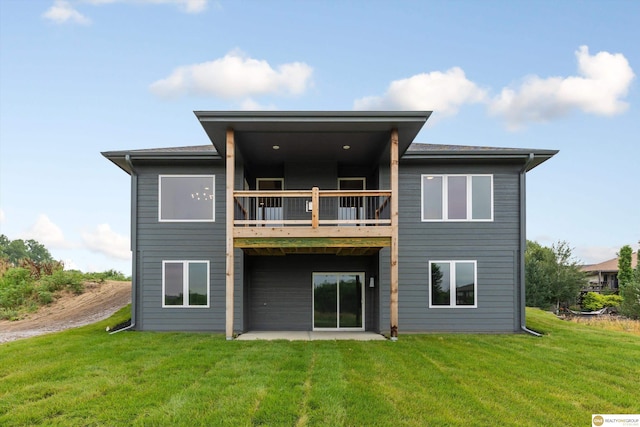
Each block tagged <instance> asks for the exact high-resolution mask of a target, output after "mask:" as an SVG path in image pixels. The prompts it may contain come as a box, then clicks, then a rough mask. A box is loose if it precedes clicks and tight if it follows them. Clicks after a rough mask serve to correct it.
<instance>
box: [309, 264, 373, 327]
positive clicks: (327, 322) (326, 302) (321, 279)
mask: <svg viewBox="0 0 640 427" xmlns="http://www.w3.org/2000/svg"><path fill="white" fill-rule="evenodd" d="M363 296H364V273H314V274H313V329H314V330H334V329H342V330H352V331H362V330H364V316H363V313H364V297H363Z"/></svg>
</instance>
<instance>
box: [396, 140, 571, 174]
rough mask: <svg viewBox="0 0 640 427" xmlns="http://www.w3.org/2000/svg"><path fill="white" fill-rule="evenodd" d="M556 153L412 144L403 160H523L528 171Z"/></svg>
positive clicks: (542, 150)
mask: <svg viewBox="0 0 640 427" xmlns="http://www.w3.org/2000/svg"><path fill="white" fill-rule="evenodd" d="M556 154H558V150H546V149H528V148H501V147H472V146H455V145H437V144H413V145H412V146H411V148H410V149H409V151H408V152H407V153H405V155H404V157H403V160H411V159H420V160H425V159H431V160H455V161H456V162H464V161H476V162H477V161H482V160H489V161H495V160H512V161H516V162H523V163H524V165H525V168H524V171H525V172H528V171H530V170H531V169H533V168H535V167H536V166H538V165H540V164H542V163H543V162H545V161H547V160H549V159H550V158H551V157H553V156H555V155H556Z"/></svg>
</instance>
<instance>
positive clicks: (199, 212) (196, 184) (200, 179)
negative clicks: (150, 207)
mask: <svg viewBox="0 0 640 427" xmlns="http://www.w3.org/2000/svg"><path fill="white" fill-rule="evenodd" d="M158 195H159V196H158V198H159V201H158V218H159V220H160V221H161V222H206V221H209V222H212V221H215V199H216V198H215V176H214V175H160V176H159V177H158Z"/></svg>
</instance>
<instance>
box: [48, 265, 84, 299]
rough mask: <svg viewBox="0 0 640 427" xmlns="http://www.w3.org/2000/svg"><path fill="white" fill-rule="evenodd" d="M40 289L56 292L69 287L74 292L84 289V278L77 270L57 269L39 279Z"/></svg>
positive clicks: (80, 291) (79, 292)
mask: <svg viewBox="0 0 640 427" xmlns="http://www.w3.org/2000/svg"><path fill="white" fill-rule="evenodd" d="M40 286H41V288H42V289H44V290H46V291H49V292H56V291H59V290H62V289H65V288H66V289H69V290H71V291H72V292H74V293H76V294H81V293H82V292H83V291H84V278H83V277H82V273H81V272H79V271H77V270H57V271H55V272H53V274H52V275H50V276H44V277H43V278H42V279H40Z"/></svg>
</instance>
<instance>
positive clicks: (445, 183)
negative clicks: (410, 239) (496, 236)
mask: <svg viewBox="0 0 640 427" xmlns="http://www.w3.org/2000/svg"><path fill="white" fill-rule="evenodd" d="M430 176H431V177H440V178H442V200H441V203H442V218H440V219H427V218H425V217H424V202H425V200H424V181H425V179H426V178H427V177H430ZM459 176H463V177H466V190H467V197H466V199H467V200H466V202H467V218H466V219H449V218H448V217H449V177H459ZM473 177H489V178H490V186H491V188H490V190H491V192H490V201H489V203H490V208H491V216H490V218H481V219H473V218H472V216H473ZM420 202H421V203H420V219H421V221H422V222H493V221H494V206H493V204H494V195H493V174H431V173H428V174H422V175H421V176H420Z"/></svg>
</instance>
